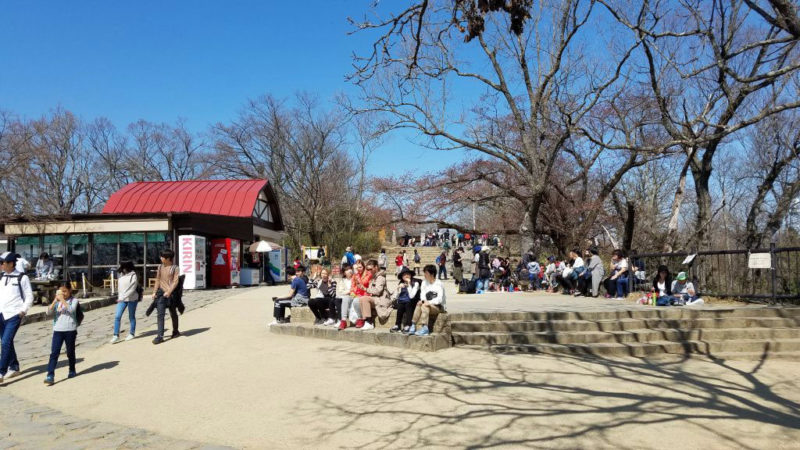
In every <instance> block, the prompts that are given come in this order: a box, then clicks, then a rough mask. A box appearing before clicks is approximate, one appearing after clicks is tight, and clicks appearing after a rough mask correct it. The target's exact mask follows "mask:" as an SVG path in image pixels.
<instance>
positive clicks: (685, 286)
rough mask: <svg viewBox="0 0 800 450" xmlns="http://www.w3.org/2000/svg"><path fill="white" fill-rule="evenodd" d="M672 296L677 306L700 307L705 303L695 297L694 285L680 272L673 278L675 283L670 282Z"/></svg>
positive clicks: (684, 273)
mask: <svg viewBox="0 0 800 450" xmlns="http://www.w3.org/2000/svg"><path fill="white" fill-rule="evenodd" d="M672 295H674V296H675V297H676V298H677V300H676V303H675V304H677V305H686V306H701V305H703V304H704V303H705V302H704V301H703V299H702V298H699V297H698V296H697V291H695V289H694V284H693V283H692V282H691V281H688V280H687V277H686V272H680V273H679V274H678V276H676V277H675V281H673V282H672Z"/></svg>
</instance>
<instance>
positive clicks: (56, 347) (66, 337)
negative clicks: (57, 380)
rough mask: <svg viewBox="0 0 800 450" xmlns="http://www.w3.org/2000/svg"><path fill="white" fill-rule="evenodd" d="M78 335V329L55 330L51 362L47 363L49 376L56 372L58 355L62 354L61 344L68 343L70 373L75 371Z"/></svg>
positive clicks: (51, 348) (51, 347)
mask: <svg viewBox="0 0 800 450" xmlns="http://www.w3.org/2000/svg"><path fill="white" fill-rule="evenodd" d="M77 337H78V332H77V331H53V343H52V345H51V346H50V362H49V363H47V376H48V377H52V376H54V375H55V374H56V364H57V363H58V355H59V354H61V346H62V345H63V344H64V343H66V344H67V360H68V361H69V373H74V372H75V339H76V338H77Z"/></svg>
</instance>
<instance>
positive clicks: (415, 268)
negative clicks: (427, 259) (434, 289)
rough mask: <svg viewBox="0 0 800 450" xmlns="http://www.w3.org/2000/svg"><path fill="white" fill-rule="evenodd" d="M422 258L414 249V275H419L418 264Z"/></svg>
mask: <svg viewBox="0 0 800 450" xmlns="http://www.w3.org/2000/svg"><path fill="white" fill-rule="evenodd" d="M420 261H422V257H420V256H419V252H418V251H417V249H414V275H419V263H420Z"/></svg>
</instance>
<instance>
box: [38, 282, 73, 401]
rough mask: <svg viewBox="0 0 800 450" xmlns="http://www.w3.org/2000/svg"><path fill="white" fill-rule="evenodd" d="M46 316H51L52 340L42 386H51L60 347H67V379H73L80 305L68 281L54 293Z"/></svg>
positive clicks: (53, 380)
mask: <svg viewBox="0 0 800 450" xmlns="http://www.w3.org/2000/svg"><path fill="white" fill-rule="evenodd" d="M47 313H48V314H53V340H52V344H51V346H50V361H49V362H48V363H47V376H46V377H45V379H44V384H46V385H48V386H52V385H53V384H54V383H55V375H56V364H57V363H58V355H60V354H61V347H62V346H64V344H66V346H67V361H68V362H69V372H68V374H67V378H75V376H76V375H77V374H78V373H77V371H76V370H75V362H76V361H75V359H76V358H75V340H76V339H77V337H78V325H80V317H79V315H80V303H79V302H78V299H77V298H75V297H74V296H73V295H72V285H71V284H70V282H69V281H65V282H63V283H61V284H60V285H59V287H58V291H56V298H55V299H53V303H51V304H50V306H49V307H48V308H47Z"/></svg>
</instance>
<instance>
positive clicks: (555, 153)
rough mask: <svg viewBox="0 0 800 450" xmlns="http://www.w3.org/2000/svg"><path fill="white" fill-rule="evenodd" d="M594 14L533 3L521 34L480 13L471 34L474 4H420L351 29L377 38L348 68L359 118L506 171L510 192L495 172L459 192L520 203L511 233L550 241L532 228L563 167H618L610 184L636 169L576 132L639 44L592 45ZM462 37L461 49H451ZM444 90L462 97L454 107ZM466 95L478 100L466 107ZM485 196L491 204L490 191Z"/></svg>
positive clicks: (614, 85)
mask: <svg viewBox="0 0 800 450" xmlns="http://www.w3.org/2000/svg"><path fill="white" fill-rule="evenodd" d="M481 3H482V2H478V3H477V4H478V5H479V4H481ZM490 3H491V2H490ZM499 3H503V2H499ZM525 3H526V2H515V4H519V5H524V4H525ZM528 3H529V2H528ZM595 4H596V3H595V2H592V1H581V0H572V1H565V2H541V3H539V5H538V8H537V9H531V7H530V5H529V7H527V8H526V9H525V11H524V14H523V15H524V16H525V17H529V19H526V21H525V25H526V26H525V28H524V30H523V29H521V28H517V27H516V26H515V25H514V24H513V23H510V21H513V20H514V19H513V18H512V19H510V18H509V16H508V15H503V14H501V15H492V14H489V13H490V11H491V10H492V8H489V9H487V10H486V11H485V12H481V11H480V10H479V13H480V14H479V16H480V18H481V26H480V29H479V30H477V31H478V32H474V33H473V32H472V31H473V30H474V29H473V26H474V22H471V18H474V17H475V15H474V14H475V10H474V9H473V8H474V7H475V5H476V4H473V2H454V3H453V2H447V1H443V2H420V3H417V4H415V6H412V7H411V8H409V9H407V10H406V11H405V12H403V13H401V14H400V15H399V16H396V17H394V18H392V19H389V20H386V21H384V22H381V23H378V24H372V23H368V22H365V23H362V24H361V28H362V29H368V30H376V29H377V30H380V31H381V32H382V33H383V34H381V35H380V36H379V38H378V40H377V41H376V43H375V45H374V46H373V49H372V52H371V53H368V54H367V56H365V57H364V58H360V59H357V60H356V63H357V65H358V69H357V71H356V73H355V74H354V78H353V79H354V80H355V82H356V83H357V84H358V85H359V86H361V87H362V93H363V96H364V100H365V101H366V103H367V105H368V106H367V107H366V108H365V109H366V110H367V111H379V112H382V113H386V114H388V115H390V116H391V117H393V126H394V128H396V129H401V128H405V129H412V130H415V131H417V132H418V133H419V134H420V136H421V138H422V143H423V145H426V146H428V147H429V148H431V149H434V150H440V151H452V150H463V151H466V152H467V154H478V155H482V156H483V157H484V158H487V159H488V160H489V161H497V162H500V163H501V164H503V165H505V166H506V167H507V168H508V171H510V172H511V174H510V175H511V180H513V181H514V184H512V185H509V184H507V183H508V181H509V180H508V179H507V178H508V177H505V176H503V177H500V178H495V177H494V176H493V174H498V173H503V174H505V170H503V171H501V172H491V173H482V172H478V173H476V175H477V176H478V177H479V178H476V179H473V180H468V179H464V178H459V181H460V182H463V183H470V182H478V181H480V182H481V183H488V184H490V185H492V186H494V187H495V188H496V189H497V191H503V192H506V193H507V194H508V198H512V199H516V200H517V201H519V202H520V205H519V207H518V208H520V209H521V210H522V211H524V214H519V215H517V217H518V220H519V221H520V223H519V224H518V225H517V228H518V229H524V230H528V232H529V233H534V232H536V231H545V232H547V231H552V230H543V229H542V226H541V225H542V224H541V223H540V222H539V219H540V212H541V210H542V208H543V206H544V205H545V203H546V201H547V199H548V196H549V189H550V188H549V183H551V181H552V176H553V173H554V170H555V168H556V165H557V163H558V162H559V161H561V160H562V158H564V157H570V158H574V159H575V160H579V163H582V164H583V165H584V167H585V168H587V169H588V168H591V167H592V166H593V165H594V164H596V163H598V162H602V161H604V160H605V161H618V162H620V166H619V167H618V169H619V173H620V174H624V173H625V171H627V170H629V169H630V168H632V167H635V166H636V165H637V164H641V163H642V162H643V161H642V159H640V158H639V157H638V156H637V155H636V154H635V152H627V151H620V153H625V154H624V155H622V156H620V157H616V156H608V155H603V156H602V157H601V156H600V154H601V153H602V152H603V151H604V150H605V148H603V147H600V146H595V147H593V148H589V145H588V143H587V142H586V140H585V139H584V137H583V136H582V134H583V133H585V132H586V130H581V129H580V128H579V124H581V123H582V122H583V121H584V120H587V118H588V117H589V114H590V113H591V112H592V111H593V110H594V109H595V108H596V107H597V106H598V105H599V104H601V103H602V102H604V101H606V100H607V98H608V97H609V96H612V95H613V92H616V90H618V89H620V88H622V86H623V80H622V77H621V75H622V71H623V68H624V65H625V62H626V61H627V59H628V58H629V57H630V55H631V53H632V52H633V50H634V49H635V48H636V46H637V45H638V43H637V42H636V41H635V40H628V41H627V42H625V41H617V40H614V39H609V40H607V41H602V42H600V39H602V37H601V38H597V35H596V33H595V32H596V31H597V30H595V29H592V27H591V26H590V25H587V24H590V23H592V20H593V18H594V15H595V14H596V12H597V10H596V8H595ZM501 9H502V8H501ZM503 11H505V10H503ZM509 29H510V30H511V31H512V32H509ZM460 30H463V31H464V33H465V34H467V36H466V40H467V41H468V42H469V44H462V43H460V42H459V41H460V40H461V39H460V38H461V37H462V36H463V34H462V33H461V31H460ZM589 35H591V36H592V38H593V39H597V40H598V45H606V46H607V47H608V48H609V49H610V51H609V52H608V54H607V55H605V56H604V58H603V59H600V58H597V59H592V58H589V57H588V56H587V52H586V51H585V50H586V49H585V45H586V44H585V43H586V37H587V36H589ZM609 55H610V56H609ZM577 80H581V81H580V82H578V81H577ZM454 85H458V86H460V87H461V90H460V91H458V94H459V97H458V98H457V99H456V98H454V95H455V91H453V87H452V86H454ZM465 92H479V93H478V94H475V95H474V96H472V97H470V96H468V95H465V94H464V93H465ZM459 104H463V105H464V107H463V108H460V107H459V106H458V105H459ZM628 153H629V154H628ZM610 178H611V179H612V180H614V182H612V183H611V184H610V185H609V186H608V188H609V189H608V190H607V192H606V193H605V195H609V194H610V192H611V190H612V189H613V185H614V184H615V183H616V182H618V181H619V178H620V177H618V176H617V174H611V175H610ZM486 192H491V193H490V194H488V195H489V196H492V197H493V196H495V195H496V192H495V190H486ZM471 200H472V201H477V202H483V201H486V200H488V198H475V199H471ZM523 217H525V219H524V221H525V222H526V223H523Z"/></svg>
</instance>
